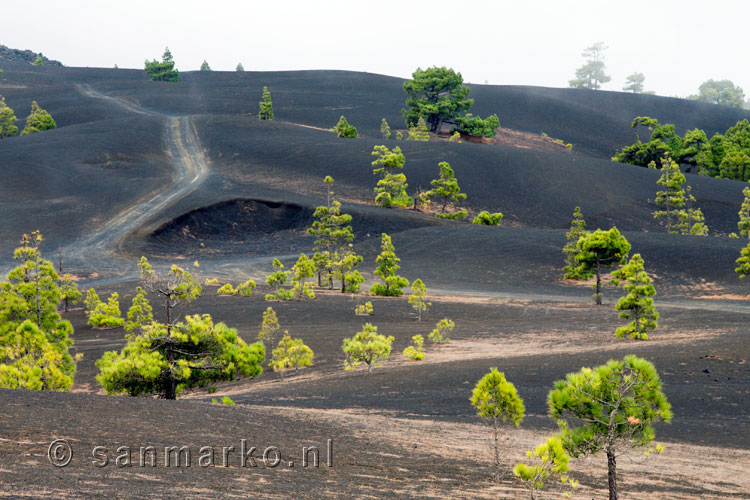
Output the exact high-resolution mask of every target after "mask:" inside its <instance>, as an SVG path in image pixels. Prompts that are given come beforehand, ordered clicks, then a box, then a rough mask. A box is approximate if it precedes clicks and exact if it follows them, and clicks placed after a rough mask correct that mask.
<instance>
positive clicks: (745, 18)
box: [0, 0, 750, 96]
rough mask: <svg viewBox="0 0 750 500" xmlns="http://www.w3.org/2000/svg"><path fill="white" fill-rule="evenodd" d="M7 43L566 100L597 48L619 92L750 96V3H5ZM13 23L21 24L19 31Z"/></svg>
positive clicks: (80, 62)
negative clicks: (423, 73) (637, 83)
mask: <svg viewBox="0 0 750 500" xmlns="http://www.w3.org/2000/svg"><path fill="white" fill-rule="evenodd" d="M3 3H4V5H3V7H2V16H3V18H4V19H6V21H5V22H3V29H2V33H0V43H2V44H4V45H7V46H9V47H13V48H20V49H32V50H34V51H37V52H38V51H41V52H43V53H44V54H45V55H46V56H47V57H50V58H52V59H58V60H60V61H62V62H63V63H64V64H66V65H67V66H92V67H112V66H114V65H115V64H117V65H119V67H121V68H126V67H127V68H142V67H143V61H144V59H146V58H149V59H152V58H159V57H161V54H162V52H163V50H164V46H165V45H168V46H169V48H170V49H171V50H172V53H173V55H174V58H175V61H176V62H177V67H178V68H179V69H180V70H181V71H188V70H196V69H198V68H199V67H200V64H201V62H202V61H203V60H204V59H206V60H207V61H208V62H209V64H210V65H211V67H212V69H214V70H234V68H235V66H236V65H237V63H238V62H240V61H241V62H242V64H243V66H244V67H245V69H246V70H248V71H251V70H257V71H265V70H287V69H347V70H355V71H368V72H372V73H383V74H388V75H394V76H400V77H408V76H409V75H410V74H411V72H412V71H413V70H414V69H415V68H416V67H418V66H421V67H423V68H425V67H428V66H433V65H439V66H450V67H453V68H454V69H456V70H457V71H460V72H461V73H462V74H463V76H464V80H466V81H468V82H472V83H484V82H485V81H488V83H491V84H519V85H542V86H550V87H565V86H567V82H568V80H569V79H571V78H573V76H574V75H573V74H574V71H575V69H576V68H577V67H578V66H580V65H581V64H582V62H583V59H582V57H581V54H580V53H581V51H582V49H583V48H584V47H586V46H587V45H590V44H591V43H593V42H597V41H603V42H605V43H606V44H607V45H608V46H609V50H608V51H607V52H606V58H605V62H606V64H607V68H608V73H609V74H610V75H611V76H612V81H611V82H609V83H607V84H606V85H604V87H603V88H604V89H607V90H620V89H621V88H622V86H623V84H624V81H625V77H626V76H627V75H629V74H630V73H632V72H635V71H640V72H642V73H644V74H645V75H646V89H647V90H655V91H656V92H657V93H658V94H661V95H679V96H685V95H688V94H691V93H696V91H697V88H698V86H699V85H700V83H701V82H703V81H705V80H707V79H709V78H713V79H730V80H732V81H733V82H734V83H735V84H737V85H739V86H741V87H742V88H743V89H745V91H746V93H747V94H750V64H748V53H749V52H750V50H749V49H750V36H748V31H749V30H748V27H749V26H750V24H748V22H749V21H750V15H749V14H750V2H748V1H747V0H745V1H742V0H736V1H735V0H714V1H705V0H701V1H694V0H682V1H672V0H670V1H664V0H649V1H643V0H626V1H617V2H613V1H609V0H598V1H589V0H583V1H565V0H557V1H546V0H544V1H542V0H538V1H526V2H524V1H523V0H516V1H499V0H498V1H489V0H474V1H461V0H451V1H442V0H436V1H432V2H421V1H416V0H399V1H391V0H379V1H372V2H370V1H357V0H342V1H339V0H331V1H315V0H309V1H305V2H298V1H285V0H264V1H262V2H256V1H254V0H247V1H240V0H213V1H211V0H203V1H197V0H179V1H173V0H120V1H115V0H97V1H94V0H67V1H60V0H35V1H34V2H9V1H4V2H3ZM9 20H12V22H9Z"/></svg>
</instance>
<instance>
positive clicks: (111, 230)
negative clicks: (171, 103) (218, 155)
mask: <svg viewBox="0 0 750 500" xmlns="http://www.w3.org/2000/svg"><path fill="white" fill-rule="evenodd" d="M76 88H77V89H78V91H79V92H80V93H81V94H83V95H84V96H86V97H91V98H94V99H103V100H108V101H111V102H114V103H115V104H116V105H118V106H121V107H123V108H125V109H127V110H129V111H131V112H133V113H138V114H142V115H149V116H158V117H163V118H165V120H166V123H165V133H164V137H165V142H166V144H167V148H166V152H167V154H168V155H169V156H170V158H171V160H172V164H173V166H174V174H173V176H172V184H170V185H169V186H167V187H165V188H164V189H163V190H162V191H160V192H159V193H157V194H155V195H154V196H152V197H151V198H148V199H146V200H143V201H141V202H139V203H137V204H135V205H133V206H131V207H129V208H127V209H126V210H124V211H123V212H121V213H119V214H118V215H116V216H115V217H112V218H111V219H109V220H108V221H107V222H106V223H105V224H103V225H102V226H100V227H98V228H96V230H95V231H94V232H93V233H91V234H89V235H87V236H85V237H84V238H82V239H80V240H78V241H76V242H75V243H74V244H72V245H70V246H69V247H68V248H66V249H65V250H63V253H64V254H65V255H66V256H67V257H68V258H73V260H75V261H79V262H78V263H80V264H89V265H90V262H91V261H92V260H99V259H97V258H96V257H101V255H102V253H103V252H110V253H111V252H112V251H114V250H117V249H118V248H119V246H120V244H121V243H122V241H123V240H124V238H125V237H126V236H127V235H128V234H130V233H131V232H133V231H134V230H136V229H137V228H138V227H140V226H141V225H143V224H144V223H145V222H146V221H147V220H148V219H150V218H151V217H152V216H154V215H156V214H157V213H159V212H161V211H162V210H164V209H165V208H166V207H168V206H169V205H171V204H172V203H174V202H176V201H178V200H180V199H182V198H184V197H185V196H186V195H188V194H190V193H191V192H193V191H194V190H195V189H196V188H197V187H198V186H199V185H200V184H201V183H202V182H203V180H204V179H205V178H206V175H207V174H208V171H209V168H208V160H207V158H206V157H205V155H204V154H203V149H202V147H201V144H200V140H199V139H198V134H197V132H196V130H195V124H194V123H193V121H192V119H191V118H190V117H189V116H171V115H167V114H164V113H160V112H157V111H152V110H149V109H146V108H143V107H141V106H138V105H136V104H133V103H131V102H128V101H126V100H124V99H122V98H119V97H112V96H108V95H105V94H102V93H100V92H98V91H96V90H94V89H92V88H91V87H90V86H89V85H76ZM109 257H110V258H111V257H112V255H111V254H110V255H109ZM97 267H98V266H97Z"/></svg>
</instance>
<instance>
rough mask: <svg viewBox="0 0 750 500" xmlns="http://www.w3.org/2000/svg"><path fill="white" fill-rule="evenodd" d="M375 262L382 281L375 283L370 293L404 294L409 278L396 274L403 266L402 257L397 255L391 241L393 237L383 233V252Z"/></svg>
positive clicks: (377, 273) (376, 272)
mask: <svg viewBox="0 0 750 500" xmlns="http://www.w3.org/2000/svg"><path fill="white" fill-rule="evenodd" d="M375 262H376V263H377V264H378V267H376V268H375V276H377V277H378V278H380V280H381V283H375V284H373V285H372V287H371V288H370V295H383V296H399V295H403V294H404V291H403V290H402V289H403V288H404V287H407V286H409V280H408V279H406V278H404V277H402V276H399V275H397V274H396V271H398V270H399V269H400V268H401V266H400V265H399V262H401V259H399V258H398V257H396V249H395V248H394V246H393V243H392V242H391V237H390V236H388V235H387V234H385V233H383V234H382V236H381V252H380V255H378V257H377V259H375Z"/></svg>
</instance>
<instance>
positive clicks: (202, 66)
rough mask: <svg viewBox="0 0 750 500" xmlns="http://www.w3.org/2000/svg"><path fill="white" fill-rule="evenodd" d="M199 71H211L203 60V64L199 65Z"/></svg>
mask: <svg viewBox="0 0 750 500" xmlns="http://www.w3.org/2000/svg"><path fill="white" fill-rule="evenodd" d="M201 71H211V66H209V65H208V61H206V60H205V59H204V60H203V64H201Z"/></svg>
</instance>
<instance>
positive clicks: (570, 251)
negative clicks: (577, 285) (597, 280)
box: [563, 207, 591, 280]
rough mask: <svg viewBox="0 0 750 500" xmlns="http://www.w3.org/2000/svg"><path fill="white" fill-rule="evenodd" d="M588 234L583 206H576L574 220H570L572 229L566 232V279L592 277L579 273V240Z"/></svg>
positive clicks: (564, 268) (564, 251) (564, 250)
mask: <svg viewBox="0 0 750 500" xmlns="http://www.w3.org/2000/svg"><path fill="white" fill-rule="evenodd" d="M587 234H588V231H586V221H585V220H584V219H583V214H582V213H581V207H575V209H573V220H571V221H570V230H569V231H568V232H567V233H565V238H567V240H568V242H567V243H565V246H564V247H563V253H564V254H565V267H563V271H565V279H566V280H587V279H589V278H590V277H591V275H590V274H583V275H581V274H579V272H578V266H579V263H578V262H577V261H576V256H577V255H578V240H579V239H581V237H583V236H586V235H587Z"/></svg>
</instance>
